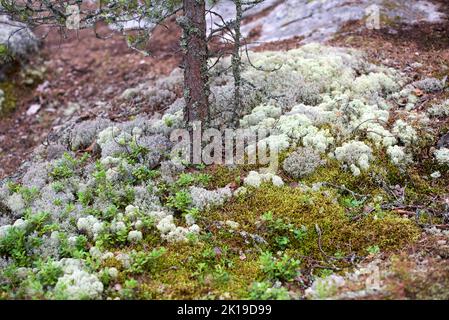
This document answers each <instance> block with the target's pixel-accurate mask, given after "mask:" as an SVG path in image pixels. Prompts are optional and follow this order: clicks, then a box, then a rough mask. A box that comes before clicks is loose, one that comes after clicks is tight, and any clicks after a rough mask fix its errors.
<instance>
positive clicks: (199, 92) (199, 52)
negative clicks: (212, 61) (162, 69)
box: [178, 0, 209, 122]
mask: <svg viewBox="0 0 449 320" xmlns="http://www.w3.org/2000/svg"><path fill="white" fill-rule="evenodd" d="M183 5H184V16H183V17H182V18H181V19H179V20H178V22H179V24H180V26H181V27H182V29H183V39H182V47H183V50H184V85H185V89H184V98H185V101H186V109H185V113H184V114H185V120H186V121H187V122H193V121H198V120H201V121H204V122H208V121H209V86H208V67H207V60H208V51H207V41H206V14H205V13H206V8H205V1H204V0H183Z"/></svg>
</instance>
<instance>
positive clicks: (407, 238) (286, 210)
mask: <svg viewBox="0 0 449 320" xmlns="http://www.w3.org/2000/svg"><path fill="white" fill-rule="evenodd" d="M267 212H270V213H271V214H272V221H275V222H277V221H279V223H280V224H281V225H280V227H278V228H276V226H275V227H272V226H269V225H268V224H267V222H266V221H265V222H264V221H263V219H261V217H262V216H263V215H264V214H266V213H267ZM205 215H207V219H208V220H210V219H212V220H215V219H216V220H219V219H222V220H227V219H228V220H233V221H236V222H238V223H239V224H240V225H241V226H242V228H243V229H244V230H245V231H246V232H250V233H254V234H258V235H259V236H261V237H262V238H264V239H266V241H267V246H268V247H269V248H271V249H278V247H279V237H288V243H287V245H286V246H285V247H286V248H288V249H289V250H290V251H292V254H296V255H300V256H305V257H308V258H313V259H318V260H324V261H326V260H328V259H329V257H336V256H342V255H344V256H346V255H350V254H354V253H355V254H357V255H366V254H367V251H366V250H367V248H369V247H371V246H373V245H378V246H379V248H380V249H381V250H383V251H384V250H394V249H397V248H400V247H402V246H404V245H405V244H407V243H409V242H412V241H414V240H416V239H417V237H418V235H419V229H418V227H417V226H416V225H415V223H414V222H412V221H411V220H409V219H405V218H402V217H399V216H397V215H395V214H393V213H390V212H376V213H373V214H370V215H365V216H363V217H362V218H361V219H351V217H350V216H349V215H348V214H347V212H346V210H345V208H344V207H343V206H342V205H340V204H339V202H338V197H337V195H336V194H335V193H332V192H327V191H326V192H307V193H304V192H302V191H301V190H300V189H298V188H297V189H292V188H289V187H281V188H276V187H272V186H264V187H262V188H260V189H258V190H254V191H253V192H252V193H251V194H250V195H248V196H246V197H245V198H244V199H237V200H235V201H232V202H231V203H229V204H228V205H226V206H224V208H222V209H219V210H216V211H212V212H208V213H206V214H205ZM282 224H284V225H286V226H288V228H283V227H282ZM277 230H278V232H277ZM289 230H293V231H295V230H303V234H302V236H298V237H295V236H294V234H293V235H290V234H289V232H288V231H289ZM297 232H300V231H297ZM284 242H287V240H285V239H284ZM320 247H321V248H320Z"/></svg>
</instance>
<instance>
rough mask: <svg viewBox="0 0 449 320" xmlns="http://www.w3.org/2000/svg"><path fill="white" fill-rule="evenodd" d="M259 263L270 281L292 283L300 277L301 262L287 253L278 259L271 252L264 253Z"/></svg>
mask: <svg viewBox="0 0 449 320" xmlns="http://www.w3.org/2000/svg"><path fill="white" fill-rule="evenodd" d="M259 263H260V267H261V270H262V272H263V273H264V274H265V276H266V277H267V279H268V280H279V281H292V280H293V279H294V278H295V277H297V276H298V275H299V265H300V261H299V260H296V259H294V258H292V257H290V256H289V255H288V254H286V253H284V254H283V255H282V256H281V257H279V258H278V257H274V256H273V254H272V253H271V252H263V253H262V255H261V256H260V258H259Z"/></svg>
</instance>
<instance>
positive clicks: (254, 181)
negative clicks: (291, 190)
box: [243, 171, 284, 188]
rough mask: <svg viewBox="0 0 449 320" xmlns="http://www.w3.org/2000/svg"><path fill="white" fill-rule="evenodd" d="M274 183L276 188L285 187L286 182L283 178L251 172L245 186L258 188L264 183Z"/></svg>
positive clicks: (271, 174)
mask: <svg viewBox="0 0 449 320" xmlns="http://www.w3.org/2000/svg"><path fill="white" fill-rule="evenodd" d="M269 182H270V183H272V184H273V185H274V186H276V187H280V186H283V185H284V181H282V178H281V177H279V176H277V175H275V174H273V173H270V172H267V173H259V172H257V171H250V172H249V173H248V176H247V177H246V178H245V179H244V180H243V184H245V185H247V186H250V187H255V188H258V187H260V185H261V184H262V183H269Z"/></svg>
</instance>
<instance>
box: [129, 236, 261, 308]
mask: <svg viewBox="0 0 449 320" xmlns="http://www.w3.org/2000/svg"><path fill="white" fill-rule="evenodd" d="M166 248H167V252H166V254H165V255H164V259H163V260H162V261H161V265H159V266H158V269H159V270H160V271H159V272H157V273H152V274H146V275H145V276H143V277H141V278H140V279H139V282H140V288H139V294H138V296H139V298H146V299H214V298H219V297H226V295H227V294H226V293H229V294H231V295H230V296H229V298H231V297H232V298H245V297H247V295H248V290H249V288H250V285H251V283H252V282H253V281H255V280H256V279H258V277H259V276H260V275H261V273H260V268H259V263H258V256H256V255H255V254H254V255H253V256H249V257H247V259H245V260H241V259H240V258H239V254H238V252H233V251H232V250H227V249H226V248H223V247H214V244H213V243H204V242H199V243H196V244H195V246H192V245H191V244H172V245H170V246H167V247H166ZM218 248H219V249H218ZM218 250H220V251H219V252H220V253H217V251H218Z"/></svg>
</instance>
